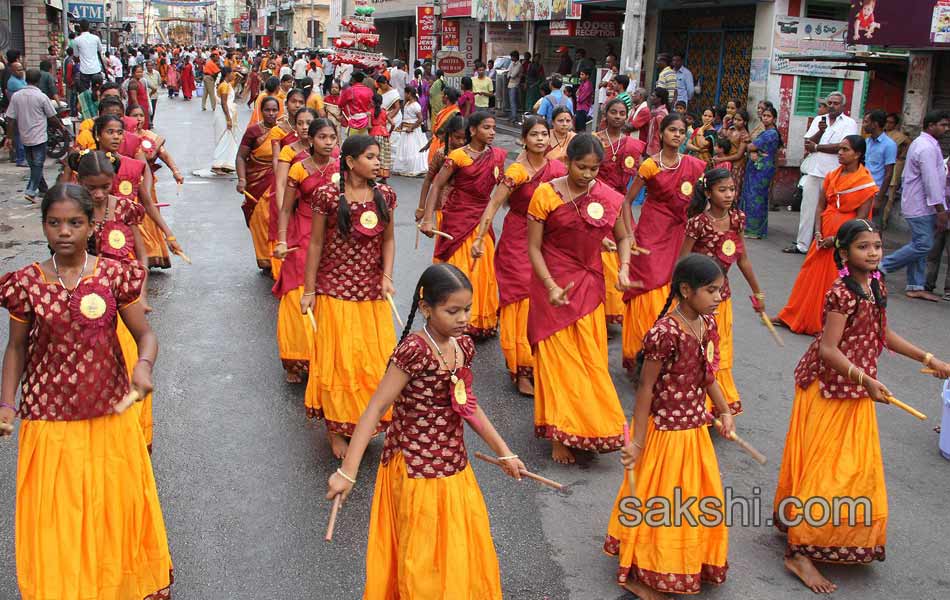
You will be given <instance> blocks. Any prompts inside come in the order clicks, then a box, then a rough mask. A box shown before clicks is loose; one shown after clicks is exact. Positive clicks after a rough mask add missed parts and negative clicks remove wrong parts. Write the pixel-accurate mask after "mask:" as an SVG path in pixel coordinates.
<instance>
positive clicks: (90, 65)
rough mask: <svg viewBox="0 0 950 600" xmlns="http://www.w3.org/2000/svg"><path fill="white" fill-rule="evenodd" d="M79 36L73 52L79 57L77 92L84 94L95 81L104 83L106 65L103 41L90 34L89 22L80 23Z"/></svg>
mask: <svg viewBox="0 0 950 600" xmlns="http://www.w3.org/2000/svg"><path fill="white" fill-rule="evenodd" d="M79 31H80V33H79V35H78V36H76V38H75V39H73V41H72V48H73V52H74V53H75V54H76V55H77V56H78V57H79V77H78V78H77V83H76V91H77V93H82V92H84V91H86V90H88V89H89V86H90V85H92V82H93V81H96V82H97V83H102V81H103V72H102V70H103V67H104V66H105V64H106V60H105V56H103V50H104V49H103V47H102V40H101V39H99V36H97V35H93V34H92V33H89V21H87V20H85V19H83V20H82V21H80V22H79Z"/></svg>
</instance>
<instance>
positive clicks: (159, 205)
mask: <svg viewBox="0 0 950 600" xmlns="http://www.w3.org/2000/svg"><path fill="white" fill-rule="evenodd" d="M166 206H171V204H169V203H167V202H163V203H162V204H156V205H155V208H165V207H166Z"/></svg>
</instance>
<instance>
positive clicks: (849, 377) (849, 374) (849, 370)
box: [848, 363, 854, 381]
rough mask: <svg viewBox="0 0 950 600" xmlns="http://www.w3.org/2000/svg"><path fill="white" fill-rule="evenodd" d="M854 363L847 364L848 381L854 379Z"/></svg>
mask: <svg viewBox="0 0 950 600" xmlns="http://www.w3.org/2000/svg"><path fill="white" fill-rule="evenodd" d="M853 373H854V363H852V364H850V365H848V381H854V375H853Z"/></svg>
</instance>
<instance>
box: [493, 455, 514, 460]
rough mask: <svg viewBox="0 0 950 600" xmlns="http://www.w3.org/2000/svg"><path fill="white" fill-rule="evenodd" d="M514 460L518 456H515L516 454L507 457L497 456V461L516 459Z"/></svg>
mask: <svg viewBox="0 0 950 600" xmlns="http://www.w3.org/2000/svg"><path fill="white" fill-rule="evenodd" d="M516 458H518V455H517V454H509V455H507V456H499V457H498V460H513V459H516Z"/></svg>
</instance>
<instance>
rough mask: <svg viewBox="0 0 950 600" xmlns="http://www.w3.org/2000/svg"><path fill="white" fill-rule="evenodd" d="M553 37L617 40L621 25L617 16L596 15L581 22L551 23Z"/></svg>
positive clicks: (564, 21)
mask: <svg viewBox="0 0 950 600" xmlns="http://www.w3.org/2000/svg"><path fill="white" fill-rule="evenodd" d="M550 32H551V33H550V35H551V37H583V38H616V37H620V24H619V23H618V21H617V18H616V15H613V14H594V15H591V17H590V18H588V19H582V20H580V21H567V20H563V21H551V29H550Z"/></svg>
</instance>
